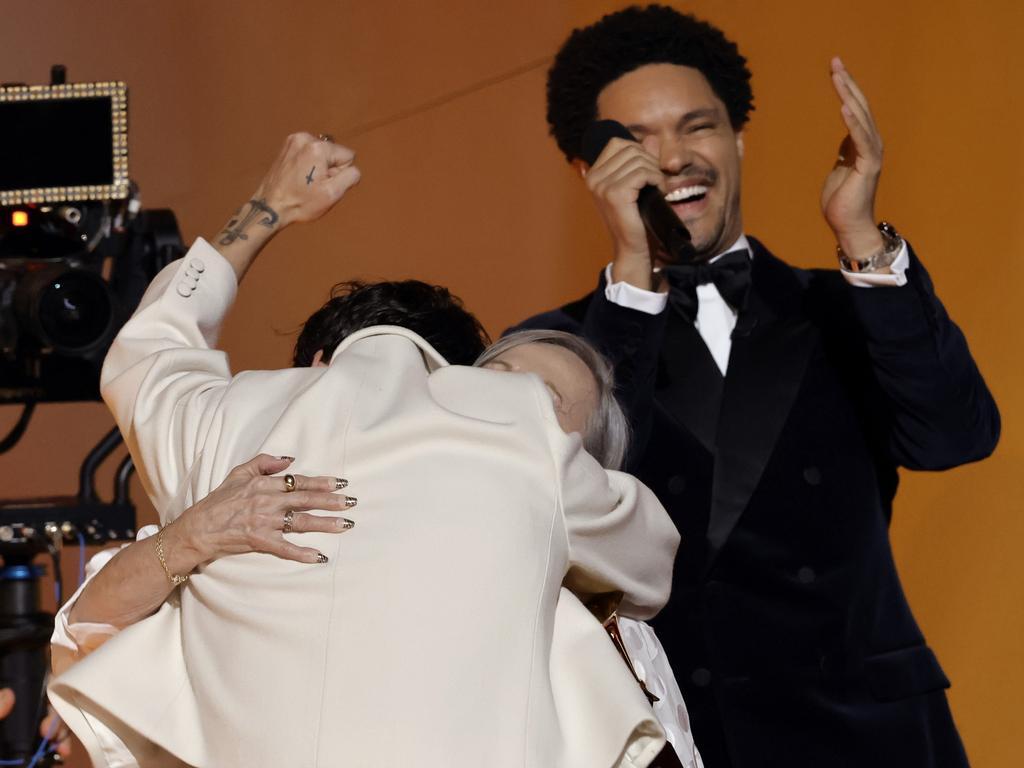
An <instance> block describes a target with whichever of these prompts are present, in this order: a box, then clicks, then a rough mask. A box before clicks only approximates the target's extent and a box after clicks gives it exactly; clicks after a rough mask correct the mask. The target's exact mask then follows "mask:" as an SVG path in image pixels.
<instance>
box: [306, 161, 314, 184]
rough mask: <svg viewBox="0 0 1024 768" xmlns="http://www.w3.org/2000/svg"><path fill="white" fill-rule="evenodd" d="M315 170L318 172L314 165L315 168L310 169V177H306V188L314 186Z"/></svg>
mask: <svg viewBox="0 0 1024 768" xmlns="http://www.w3.org/2000/svg"><path fill="white" fill-rule="evenodd" d="M315 170H316V166H315V165H314V166H313V167H312V168H310V169H309V175H308V176H306V186H307V187H308V186H309V185H310V184H312V183H313V171H315Z"/></svg>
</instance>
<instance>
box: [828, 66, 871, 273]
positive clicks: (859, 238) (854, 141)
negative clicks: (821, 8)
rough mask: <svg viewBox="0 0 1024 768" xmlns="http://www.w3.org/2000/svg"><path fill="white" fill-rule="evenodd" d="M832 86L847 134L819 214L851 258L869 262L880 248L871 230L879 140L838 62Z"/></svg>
mask: <svg viewBox="0 0 1024 768" xmlns="http://www.w3.org/2000/svg"><path fill="white" fill-rule="evenodd" d="M831 70H832V85H833V87H834V88H835V91H836V95H837V96H838V97H839V100H840V102H842V106H841V107H840V113H841V114H842V118H843V122H844V123H845V124H846V129H847V134H846V136H845V137H844V138H843V141H842V143H841V144H840V146H839V155H838V158H837V160H836V163H835V165H834V166H833V167H832V170H831V172H830V173H829V174H828V177H827V178H826V179H825V186H824V188H823V189H822V191H821V212H822V214H824V216H825V221H826V222H828V225H829V227H831V228H832V231H833V232H834V233H835V236H836V240H837V241H838V243H839V245H840V246H841V247H842V249H843V251H844V252H845V253H846V254H847V255H848V256H850V257H852V258H856V257H857V256H859V255H864V256H868V255H870V254H871V253H873V252H875V251H877V250H878V249H879V248H880V247H881V246H882V237H881V235H880V234H879V233H878V230H877V228H876V225H875V193H876V192H877V190H878V180H879V177H880V176H881V173H882V151H883V150H882V137H881V136H880V135H879V133H878V128H877V126H876V125H875V119H874V117H873V116H872V114H871V109H870V107H869V106H868V101H867V99H866V98H865V97H864V94H863V93H862V92H861V90H860V88H859V87H858V86H857V83H856V82H855V81H854V79H853V77H852V76H851V75H850V73H849V72H847V71H846V68H845V67H844V66H843V62H842V61H841V60H840V59H839V58H838V57H836V58H834V59H832V66H831Z"/></svg>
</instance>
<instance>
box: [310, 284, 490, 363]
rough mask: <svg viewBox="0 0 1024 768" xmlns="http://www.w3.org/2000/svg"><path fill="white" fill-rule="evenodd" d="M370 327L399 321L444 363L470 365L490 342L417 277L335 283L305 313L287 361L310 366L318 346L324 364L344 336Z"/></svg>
mask: <svg viewBox="0 0 1024 768" xmlns="http://www.w3.org/2000/svg"><path fill="white" fill-rule="evenodd" d="M372 325H398V326H401V327H402V328H407V329H409V330H410V331H413V332H414V333H417V334H419V335H420V336H422V337H423V338H424V339H426V340H427V341H428V342H429V343H430V345H431V346H432V347H433V348H434V349H436V350H437V351H438V352H440V353H441V355H442V356H443V357H444V359H445V360H447V361H448V362H449V363H452V364H454V365H472V364H473V361H474V360H476V359H477V358H478V357H479V356H480V353H481V352H483V351H484V348H485V347H486V346H487V345H488V344H489V343H490V339H489V338H488V336H487V332H486V331H485V330H484V328H483V326H482V325H481V324H480V321H479V320H477V319H476V317H474V316H473V315H472V314H471V313H470V312H469V311H468V310H467V309H465V308H464V307H463V306H462V301H461V300H460V299H459V298H458V297H457V296H453V295H452V294H451V293H450V292H449V291H448V289H447V288H442V287H441V286H439V285H428V284H427V283H422V282H420V281H419V280H401V281H398V282H381V283H362V282H358V281H353V282H345V283H338V284H337V285H336V286H334V287H333V288H332V289H331V298H330V299H329V300H328V301H327V303H326V304H324V305H323V306H322V307H320V309H318V310H317V311H316V312H314V313H313V314H312V315H310V317H309V319H308V320H307V321H306V323H305V324H304V325H303V326H302V332H301V333H300V334H299V338H298V339H297V340H296V342H295V354H294V356H293V358H292V364H293V365H295V366H296V367H302V366H310V365H312V364H313V356H314V355H315V354H316V353H317V350H323V359H324V361H325V362H327V361H329V360H330V359H331V355H333V354H334V350H335V349H336V348H337V346H338V344H340V343H341V341H342V340H343V339H344V338H345V337H346V336H348V335H349V334H352V333H355V332H356V331H359V330H362V329H363V328H369V327H370V326H372Z"/></svg>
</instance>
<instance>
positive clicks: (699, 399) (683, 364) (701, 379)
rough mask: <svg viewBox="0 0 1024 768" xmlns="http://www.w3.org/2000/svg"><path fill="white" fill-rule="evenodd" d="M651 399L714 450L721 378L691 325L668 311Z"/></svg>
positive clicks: (676, 314)
mask: <svg viewBox="0 0 1024 768" xmlns="http://www.w3.org/2000/svg"><path fill="white" fill-rule="evenodd" d="M668 311H669V313H670V314H669V317H668V322H667V325H666V328H665V343H664V346H663V347H662V350H663V352H662V355H661V360H660V361H659V368H660V370H659V372H658V380H657V384H656V389H655V397H656V398H657V400H658V403H659V404H660V405H661V407H662V408H664V409H665V410H666V411H667V412H668V413H670V414H671V415H672V417H673V418H674V419H675V420H676V421H678V422H679V423H680V424H681V425H682V426H684V427H685V428H686V429H688V430H689V431H690V432H692V433H693V435H694V436H695V437H696V438H697V439H698V440H699V441H700V442H701V444H702V445H703V446H704V447H705V448H706V449H707V450H708V451H710V452H712V453H713V452H714V450H715V433H716V432H717V430H718V412H719V408H720V406H721V402H722V387H723V384H724V379H723V377H722V372H721V371H719V370H718V366H717V365H716V364H715V360H714V358H713V357H711V353H710V352H709V351H708V348H707V345H706V344H705V343H704V340H703V339H702V338H701V337H700V333H699V332H698V331H697V329H696V328H695V327H694V326H693V323H692V322H691V321H690V320H688V319H687V318H685V317H684V316H682V315H681V314H680V313H679V312H677V311H675V310H674V309H673V308H672V307H671V306H670V307H669V309H668Z"/></svg>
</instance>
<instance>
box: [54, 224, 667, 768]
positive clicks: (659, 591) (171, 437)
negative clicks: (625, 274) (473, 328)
mask: <svg viewBox="0 0 1024 768" xmlns="http://www.w3.org/2000/svg"><path fill="white" fill-rule="evenodd" d="M235 292H236V281H235V277H234V273H233V272H232V270H231V267H230V265H229V264H228V263H227V262H226V261H225V260H224V259H223V258H222V257H221V256H220V255H219V254H218V253H217V252H216V250H214V249H213V248H212V247H210V246H209V245H208V244H207V243H205V242H204V241H201V240H200V241H198V242H197V243H196V245H194V246H193V248H192V249H191V250H190V251H189V253H188V254H187V255H186V257H185V258H184V259H182V260H180V261H178V262H175V263H174V264H171V265H170V266H168V267H167V268H166V269H164V270H163V271H162V272H161V273H160V274H159V275H158V276H157V277H156V279H155V280H154V281H153V283H152V285H151V286H150V287H149V289H148V291H147V293H146V295H145V296H144V298H143V300H142V303H141V305H140V307H139V309H138V310H137V312H136V313H135V315H134V316H133V317H132V319H131V320H129V322H128V323H127V324H126V325H125V326H124V328H123V330H122V331H121V333H120V334H119V336H118V337H117V340H116V341H115V342H114V345H113V347H112V348H111V350H110V354H109V356H108V358H107V360H106V362H105V365H104V369H103V376H102V382H101V388H102V392H103V396H104V399H105V400H106V402H107V403H108V405H109V406H110V408H111V410H112V411H113V413H114V415H115V418H116V419H117V423H118V425H119V426H120V428H121V431H122V432H123V433H124V435H125V437H126V441H127V443H128V446H129V448H130V450H131V453H132V456H133V457H134V459H135V462H136V465H137V467H138V469H139V472H140V476H141V479H142V482H143V484H144V486H145V488H146V490H147V492H148V493H149V494H150V496H151V497H152V499H153V501H154V503H155V505H156V507H157V510H158V512H159V513H160V516H161V519H162V521H163V522H164V523H166V522H168V521H169V520H171V519H173V517H174V516H175V515H177V514H178V513H180V511H181V510H183V509H185V508H187V507H188V506H189V505H191V504H193V503H194V502H195V501H197V500H199V499H202V498H203V497H204V496H205V495H206V494H208V493H209V492H210V491H211V490H213V489H214V488H216V487H217V485H218V484H219V483H220V482H221V481H222V480H223V479H224V477H225V476H226V474H227V473H228V471H229V470H230V469H231V468H233V467H234V466H236V465H238V464H241V463H242V462H244V461H247V460H248V459H250V458H252V457H253V456H254V455H255V454H257V453H260V452H265V453H270V454H274V455H282V454H288V455H293V456H296V457H297V459H296V461H295V463H294V464H293V466H292V468H291V471H293V472H296V473H302V474H307V475H336V476H339V477H345V478H347V479H348V480H349V481H350V483H351V485H350V487H349V489H348V491H347V492H349V493H351V494H352V495H355V496H358V498H359V505H358V506H357V507H355V508H354V509H353V510H351V512H350V513H349V516H351V517H353V519H355V520H356V521H357V525H356V527H355V529H354V530H353V531H351V532H349V533H346V534H343V535H330V534H289V535H290V536H291V537H292V539H293V540H294V541H295V542H296V543H300V542H301V543H302V544H303V545H306V546H312V547H316V548H318V549H319V550H320V551H322V552H324V553H325V554H327V555H328V556H329V558H330V562H329V563H328V564H327V565H308V564H301V563H295V562H290V561H286V560H281V559H278V558H276V557H273V556H269V555H263V554H258V553H252V554H245V555H235V556H229V557H224V558H221V559H219V560H216V561H214V562H213V563H210V564H208V565H206V566H205V567H203V568H201V569H200V570H199V571H198V572H197V573H196V574H195V575H193V576H192V578H191V579H190V580H189V582H188V583H187V584H186V585H185V586H184V588H182V589H181V590H180V594H177V595H176V596H174V598H173V599H172V600H169V601H168V602H167V603H165V605H164V606H163V607H162V608H161V609H160V610H159V611H158V612H157V613H156V614H154V615H153V616H151V617H149V618H147V619H145V620H143V621H141V622H139V623H138V624H136V625H134V626H132V627H129V628H128V629H126V630H124V631H123V632H121V633H119V634H118V635H116V636H115V637H113V638H112V639H111V640H109V641H108V642H107V643H106V644H104V645H103V646H102V647H100V648H99V649H98V650H97V651H96V652H94V653H93V654H91V655H89V656H88V657H86V658H85V659H84V660H82V661H80V662H79V663H77V664H76V665H74V666H73V667H71V669H70V670H68V671H67V672H65V673H64V674H62V675H60V676H59V677H58V678H56V679H55V680H54V682H53V683H52V684H51V688H50V692H51V698H52V699H53V701H54V704H55V706H56V707H57V709H58V711H59V712H60V714H61V715H62V716H63V718H64V720H65V722H67V723H68V725H69V726H70V727H72V729H73V730H74V731H75V733H76V735H78V736H79V738H81V739H82V741H83V742H84V743H85V745H86V748H87V750H88V752H89V754H90V756H91V758H92V759H93V761H94V763H95V764H96V765H100V766H107V765H111V766H113V765H121V764H125V765H140V766H165V765H166V766H170V765H175V766H176V765H181V764H186V765H193V766H204V767H205V766H210V767H211V768H222V767H224V766H240V767H242V766H244V767H246V768H259V767H261V766H266V767H267V768H270V766H273V767H274V768H281V767H283V766H288V767H289V768H305V767H306V766H309V767H313V766H317V767H322V768H326V767H328V766H346V767H351V768H364V767H365V768H371V767H372V768H389V767H393V768H410V767H412V766H427V767H436V768H459V767H460V766H465V768H470V767H472V768H480V767H481V766H488V768H503V767H505V766H508V768H512V766H515V767H516V768H520V767H531V768H532V767H534V766H536V767H537V768H540V767H542V766H543V767H545V768H546V767H548V766H552V767H562V766H565V768H570V767H572V768H599V767H602V766H620V765H621V766H645V765H647V764H648V762H650V760H651V759H652V758H653V756H654V755H655V754H657V752H658V751H659V750H660V748H661V746H662V744H663V743H664V737H663V734H662V732H661V730H660V728H659V726H658V725H657V723H656V721H655V719H654V717H653V715H652V713H651V710H650V707H649V706H648V705H647V702H646V700H645V699H644V697H643V696H642V694H641V693H640V691H639V689H638V687H637V686H636V684H635V683H634V682H633V680H632V679H631V678H630V676H629V674H628V673H627V672H626V670H625V668H624V666H623V665H622V664H621V662H620V661H619V659H618V657H617V656H616V653H615V651H614V649H613V648H612V646H611V644H610V642H609V641H608V640H607V638H606V637H605V636H604V634H603V631H602V630H601V628H600V625H599V624H598V623H597V622H596V621H595V620H594V619H593V618H592V617H591V616H590V614H589V613H588V612H587V611H586V609H585V608H583V606H582V605H581V603H580V602H579V600H577V599H576V598H575V597H574V595H573V594H571V593H570V592H568V591H567V590H565V589H563V588H562V587H563V585H564V586H565V587H568V588H570V589H572V590H574V591H575V592H576V593H578V594H580V595H583V596H586V595H589V594H593V593H598V592H605V591H611V590H615V591H621V592H622V593H623V595H624V597H623V602H622V605H621V611H622V612H623V613H624V614H627V615H630V616H635V617H637V618H645V617H648V616H651V615H652V614H654V613H655V612H656V611H657V610H658V609H659V608H660V607H661V606H662V605H664V603H665V602H666V600H667V599H668V593H669V585H670V581H671V571H672V562H673V558H674V555H675V550H676V546H677V544H678V534H677V532H676V530H675V528H674V526H673V525H672V523H671V521H670V520H669V518H668V516H667V514H666V512H665V511H664V509H663V508H662V506H661V505H660V504H659V502H658V501H657V500H656V498H655V497H654V495H653V494H652V493H651V491H650V490H649V489H647V488H646V487H645V486H644V485H643V484H641V483H640V482H639V481H637V480H636V479H635V478H633V477H631V476H629V475H626V474H622V473H618V472H609V471H605V470H604V469H602V468H601V467H600V466H599V465H598V463H597V462H596V461H595V460H594V459H593V458H592V457H590V456H589V455H588V454H587V453H586V452H585V451H584V450H583V449H582V447H581V443H580V438H579V436H578V435H575V434H574V435H566V434H565V433H563V432H562V431H561V429H560V428H559V426H558V423H557V420H556V418H555V415H554V411H553V408H552V403H551V400H550V397H549V396H548V394H547V391H546V388H545V386H544V385H543V383H542V382H541V381H540V380H539V379H537V378H536V377H534V376H531V375H521V374H509V373H503V372H496V371H490V370H483V369H475V368H466V367H459V366H448V365H447V364H446V363H445V361H444V360H443V359H442V358H441V357H440V356H439V355H438V354H437V352H436V351H434V350H433V349H432V348H431V347H430V345H429V344H427V343H426V342H425V341H423V340H422V339H421V338H420V337H418V336H416V335H415V334H413V333H411V332H409V331H406V330H404V329H401V328H393V327H375V328H368V329H365V330H363V331H360V332H358V333H355V334H353V335H352V336H350V337H348V338H347V339H345V341H344V342H343V343H342V344H341V345H340V346H339V347H338V349H337V350H336V352H335V353H334V355H333V356H332V358H331V363H330V365H329V366H328V367H321V368H299V369H287V370H277V371H249V372H244V373H241V374H239V375H237V376H232V375H231V372H230V370H229V367H228V360H227V357H226V355H225V354H224V353H223V352H220V351H217V350H215V349H214V345H215V343H216V339H217V334H218V330H219V328H220V326H221V324H222V321H223V319H224V316H225V314H226V312H227V311H228V309H229V307H230V306H231V303H232V301H233V299H234V296H235ZM111 739H116V740H117V741H119V742H120V743H121V744H122V745H124V747H125V748H126V749H127V752H128V753H130V755H131V760H130V761H127V760H122V759H120V758H119V759H117V760H115V761H112V760H111V759H110V757H109V755H110V754H111V752H110V750H109V749H108V747H109V743H110V741H111Z"/></svg>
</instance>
